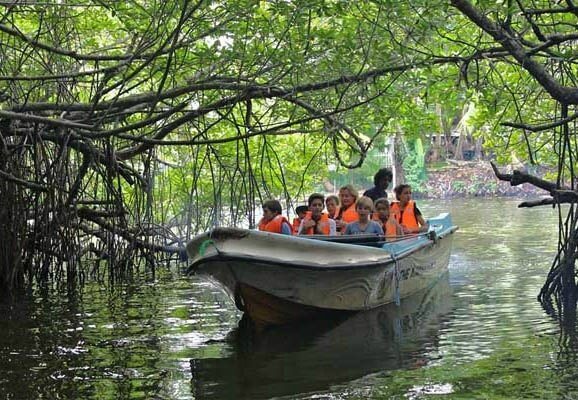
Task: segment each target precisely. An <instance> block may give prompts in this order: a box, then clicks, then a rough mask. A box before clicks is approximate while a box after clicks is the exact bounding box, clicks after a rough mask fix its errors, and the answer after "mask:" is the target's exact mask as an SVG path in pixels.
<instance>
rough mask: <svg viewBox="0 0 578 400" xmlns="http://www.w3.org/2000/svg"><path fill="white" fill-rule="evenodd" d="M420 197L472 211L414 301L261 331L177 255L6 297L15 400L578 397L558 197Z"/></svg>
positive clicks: (2, 365) (2, 310)
mask: <svg viewBox="0 0 578 400" xmlns="http://www.w3.org/2000/svg"><path fill="white" fill-rule="evenodd" d="M517 204H518V202H517V201H515V200H511V199H469V200H451V201H450V200H448V201H425V200H424V201H419V202H418V205H419V207H420V209H421V210H422V212H423V213H424V214H425V215H426V216H428V215H429V216H431V215H434V214H437V213H439V212H443V211H450V212H451V213H452V217H453V218H454V222H455V223H456V224H457V225H459V226H460V230H459V231H458V232H457V233H456V234H455V238H454V245H453V250H452V256H451V260H450V264H449V272H448V274H447V275H446V276H445V277H444V278H443V279H441V280H440V282H438V283H437V284H436V285H435V286H434V287H432V288H431V289H429V290H427V291H425V292H423V293H420V294H419V295H417V296H414V297H412V298H410V299H408V300H406V301H404V302H403V303H402V305H401V306H400V307H395V306H391V307H389V306H388V307H382V308H380V309H377V310H373V311H371V312H367V313H359V314H356V315H354V316H353V317H350V318H347V319H344V320H337V321H320V322H313V323H307V324H301V325H299V326H293V327H291V328H282V329H273V330H269V331H266V332H264V333H262V334H257V333H255V332H253V331H252V330H251V329H248V326H247V324H245V323H244V321H242V320H241V315H240V314H239V313H238V312H237V311H236V309H235V307H234V305H233V303H232V302H231V301H230V300H229V299H228V298H227V297H225V296H224V295H223V294H222V293H221V292H220V291H219V290H218V289H216V288H215V287H213V286H211V285H210V284H208V283H206V282H204V281H202V280H199V279H198V278H196V277H185V276H183V275H182V273H180V271H179V270H178V268H175V270H171V271H169V270H167V271H163V272H162V273H161V274H157V276H155V279H154V280H153V279H147V277H139V278H135V279H134V282H132V283H131V284H125V285H124V286H117V287H114V288H108V287H107V286H106V285H104V284H98V283H96V282H91V283H87V284H86V285H85V286H84V287H83V288H82V289H81V290H78V291H77V292H75V293H72V294H71V293H70V292H66V291H59V290H58V289H57V288H41V289H38V290H36V291H34V292H33V293H30V295H29V296H26V297H25V298H23V299H18V300H15V301H12V302H10V303H4V304H0V315H1V316H2V318H1V320H0V371H1V372H2V373H1V374H0V398H1V399H266V398H286V399H362V398H375V399H390V398H394V399H396V398H398V399H426V398H435V399H446V398H447V399H453V398H456V399H457V398H460V399H470V398H480V399H482V398H484V399H485V398H492V399H493V398H504V399H509V398H552V399H555V398H556V399H557V398H575V397H576V396H578V380H577V379H576V376H577V375H578V367H577V365H578V363H577V362H576V361H577V360H578V351H577V350H576V349H577V346H575V345H574V342H573V341H572V340H571V337H570V339H569V338H568V336H562V335H561V334H560V331H559V328H558V325H557V324H556V322H555V321H553V320H552V319H551V318H550V317H548V316H547V315H546V314H545V313H544V311H543V310H542V308H541V307H540V305H539V303H538V302H537V301H536V295H537V294H538V292H539V289H540V287H541V285H542V283H543V281H544V279H545V275H546V273H547V271H548V269H549V267H550V263H551V260H552V258H553V255H554V252H555V250H556V238H557V215H556V213H555V211H554V210H553V209H551V208H540V209H518V208H517V207H516V206H517Z"/></svg>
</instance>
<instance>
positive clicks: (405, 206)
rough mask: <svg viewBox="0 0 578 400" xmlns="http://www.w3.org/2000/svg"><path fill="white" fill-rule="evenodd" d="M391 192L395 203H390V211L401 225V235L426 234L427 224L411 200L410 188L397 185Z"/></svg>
mask: <svg viewBox="0 0 578 400" xmlns="http://www.w3.org/2000/svg"><path fill="white" fill-rule="evenodd" d="M393 191H394V192H395V197H396V198H397V201H396V202H393V203H391V207H390V210H391V213H392V214H393V215H394V216H395V219H396V220H397V222H399V224H400V225H401V227H402V229H403V233H419V232H427V231H428V230H429V224H428V223H427V222H426V221H425V219H424V218H423V216H422V215H421V211H420V210H419V208H417V205H416V204H415V202H414V201H413V200H412V199H411V186H410V185H406V184H401V185H397V186H396V187H395V189H394V190H393Z"/></svg>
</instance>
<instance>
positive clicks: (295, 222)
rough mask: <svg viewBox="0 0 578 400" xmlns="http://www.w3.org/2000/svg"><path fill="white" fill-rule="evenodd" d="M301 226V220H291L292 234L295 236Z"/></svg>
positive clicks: (297, 218)
mask: <svg viewBox="0 0 578 400" xmlns="http://www.w3.org/2000/svg"><path fill="white" fill-rule="evenodd" d="M300 226H301V218H299V217H296V218H293V234H294V235H297V232H299V227H300Z"/></svg>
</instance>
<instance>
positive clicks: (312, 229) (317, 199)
mask: <svg viewBox="0 0 578 400" xmlns="http://www.w3.org/2000/svg"><path fill="white" fill-rule="evenodd" d="M307 204H309V211H308V212H307V214H306V215H305V218H304V219H303V222H302V223H301V227H300V228H299V234H300V235H331V236H333V235H335V221H334V220H332V219H330V218H329V216H328V215H327V213H324V212H323V206H324V197H323V195H322V194H321V193H313V194H312V195H311V196H309V199H308V200H307Z"/></svg>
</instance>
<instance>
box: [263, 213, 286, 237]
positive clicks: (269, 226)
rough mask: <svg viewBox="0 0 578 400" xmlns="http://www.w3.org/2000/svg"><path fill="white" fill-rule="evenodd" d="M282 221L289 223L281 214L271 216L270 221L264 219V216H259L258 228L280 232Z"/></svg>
mask: <svg viewBox="0 0 578 400" xmlns="http://www.w3.org/2000/svg"><path fill="white" fill-rule="evenodd" d="M283 223H286V224H287V225H289V221H287V218H285V217H284V216H282V215H281V214H279V215H276V216H275V217H273V219H272V220H271V221H265V219H264V218H261V221H259V230H260V231H265V232H273V233H281V232H282V231H281V228H282V226H283Z"/></svg>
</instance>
